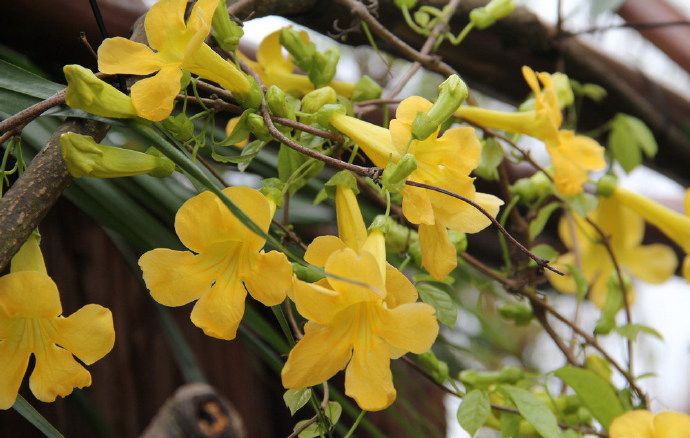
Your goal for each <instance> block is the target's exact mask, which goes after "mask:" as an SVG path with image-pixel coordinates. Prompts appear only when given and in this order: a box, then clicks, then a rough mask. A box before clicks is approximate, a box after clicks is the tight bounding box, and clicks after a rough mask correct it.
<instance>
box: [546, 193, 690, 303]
mask: <svg viewBox="0 0 690 438" xmlns="http://www.w3.org/2000/svg"><path fill="white" fill-rule="evenodd" d="M590 219H591V220H592V221H594V222H595V223H596V224H597V225H599V227H600V228H601V229H602V231H603V232H604V233H605V234H606V235H607V236H610V240H609V242H610V245H611V249H612V250H613V253H614V255H615V256H616V260H617V261H618V263H619V265H620V266H621V268H622V269H623V270H624V272H627V273H629V274H631V275H633V276H635V277H637V278H639V279H640V280H642V281H645V282H648V283H653V284H658V283H663V282H664V281H666V280H668V279H669V278H670V277H671V276H672V275H673V272H674V271H675V269H676V266H677V265H678V260H677V259H676V255H675V253H674V252H673V250H672V249H671V248H669V247H668V246H666V245H662V244H651V245H642V239H643V238H644V220H643V219H642V218H641V217H640V216H639V215H638V214H637V213H636V212H634V211H633V210H630V209H629V208H627V207H626V206H625V205H624V204H623V203H621V202H619V201H618V200H617V199H614V198H603V199H601V201H600V202H599V206H598V207H597V208H596V209H595V210H594V211H593V212H591V213H590ZM558 233H559V235H560V237H561V240H562V241H563V243H564V244H565V245H566V246H567V247H568V248H569V249H570V252H568V253H566V254H563V255H562V256H560V257H559V258H558V259H557V260H556V262H555V263H554V266H556V267H558V268H559V269H560V270H561V271H563V272H568V268H567V267H568V265H572V266H578V260H577V259H578V257H579V265H580V267H581V269H582V273H583V274H584V276H585V278H586V279H587V281H588V283H589V284H590V285H591V289H590V295H589V298H590V300H592V302H594V303H595V304H596V305H597V306H599V307H603V306H604V304H605V303H606V296H607V287H606V282H607V281H608V279H609V277H610V276H611V275H614V274H615V267H614V265H613V262H612V260H611V257H610V255H609V253H608V251H607V250H606V247H605V246H604V245H603V243H602V242H601V236H600V235H599V234H598V233H597V232H596V230H595V229H594V228H592V226H591V225H589V224H588V223H587V222H586V221H585V220H584V219H582V218H581V217H579V216H576V215H574V216H572V220H571V221H569V219H568V218H567V217H563V218H561V222H560V223H559V227H558ZM547 276H548V278H549V280H550V281H551V284H552V285H553V286H554V287H555V288H556V289H558V290H559V291H561V292H566V293H574V292H575V291H576V285H575V280H574V279H573V277H572V275H570V274H567V275H564V276H561V275H557V274H554V273H552V272H548V273H547ZM629 292H630V291H629Z"/></svg>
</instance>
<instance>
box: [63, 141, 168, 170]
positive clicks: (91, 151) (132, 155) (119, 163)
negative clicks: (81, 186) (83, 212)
mask: <svg viewBox="0 0 690 438" xmlns="http://www.w3.org/2000/svg"><path fill="white" fill-rule="evenodd" d="M60 147H61V149H62V157H63V158H64V160H65V164H66V165H67V170H68V171H69V173H70V174H71V175H72V176H73V177H75V178H81V177H85V176H88V177H95V178H118V177H123V176H133V175H143V174H150V175H152V176H155V177H159V178H162V177H166V176H170V175H172V173H173V172H174V171H175V164H174V163H173V162H172V161H170V160H169V159H168V158H166V157H164V156H161V155H160V154H158V153H157V151H155V149H154V150H152V151H147V152H146V153H144V152H137V151H133V150H129V149H123V148H118V147H114V146H105V145H100V144H98V143H96V142H95V141H94V139H93V138H92V137H89V136H86V135H81V134H76V133H74V132H67V133H65V134H62V135H61V136H60Z"/></svg>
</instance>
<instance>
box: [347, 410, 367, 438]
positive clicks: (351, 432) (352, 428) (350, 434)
mask: <svg viewBox="0 0 690 438" xmlns="http://www.w3.org/2000/svg"><path fill="white" fill-rule="evenodd" d="M366 413H367V411H365V410H364V409H362V412H360V413H359V415H358V416H357V419H356V420H355V422H354V423H353V424H352V427H351V428H350V430H348V431H347V434H345V436H344V437H343V438H350V437H351V436H353V434H354V433H355V430H357V426H359V422H360V421H362V418H364V415H365V414H366Z"/></svg>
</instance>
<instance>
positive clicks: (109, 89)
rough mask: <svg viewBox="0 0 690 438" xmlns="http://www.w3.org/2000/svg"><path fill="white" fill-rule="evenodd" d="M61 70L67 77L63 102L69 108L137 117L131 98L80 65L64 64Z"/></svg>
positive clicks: (91, 112) (108, 114) (109, 115)
mask: <svg viewBox="0 0 690 438" xmlns="http://www.w3.org/2000/svg"><path fill="white" fill-rule="evenodd" d="M62 71H63V72H64V73H65V79H67V90H66V92H65V102H66V103H67V105H68V106H69V107H71V108H76V109H80V110H83V111H86V112H87V113H90V114H95V115H97V116H103V117H114V118H130V117H137V112H136V110H135V109H134V105H132V99H131V98H130V97H129V96H127V95H126V94H125V93H123V92H121V91H120V90H118V89H117V88H115V87H113V86H112V85H110V84H109V83H107V82H105V81H102V80H101V79H98V77H96V75H95V74H94V73H93V72H92V71H91V70H89V69H88V68H84V67H82V66H81V65H76V64H73V65H66V66H64V67H63V69H62Z"/></svg>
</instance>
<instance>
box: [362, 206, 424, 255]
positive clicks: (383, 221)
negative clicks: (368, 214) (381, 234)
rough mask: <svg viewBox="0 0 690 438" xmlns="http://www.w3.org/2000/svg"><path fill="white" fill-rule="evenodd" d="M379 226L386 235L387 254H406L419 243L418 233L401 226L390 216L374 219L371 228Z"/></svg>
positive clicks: (379, 216) (380, 216)
mask: <svg viewBox="0 0 690 438" xmlns="http://www.w3.org/2000/svg"><path fill="white" fill-rule="evenodd" d="M374 224H377V225H379V226H380V228H383V229H384V230H385V233H386V252H388V253H395V254H399V253H402V252H405V251H406V250H407V249H408V247H409V246H410V245H411V244H412V243H414V242H418V241H419V235H418V234H417V232H416V231H414V230H411V229H410V228H408V227H406V226H404V225H401V224H399V223H398V222H396V221H395V219H393V218H392V217H390V216H385V215H378V216H376V217H375V218H374V221H373V222H372V224H371V226H370V228H371V227H372V226H374Z"/></svg>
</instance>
